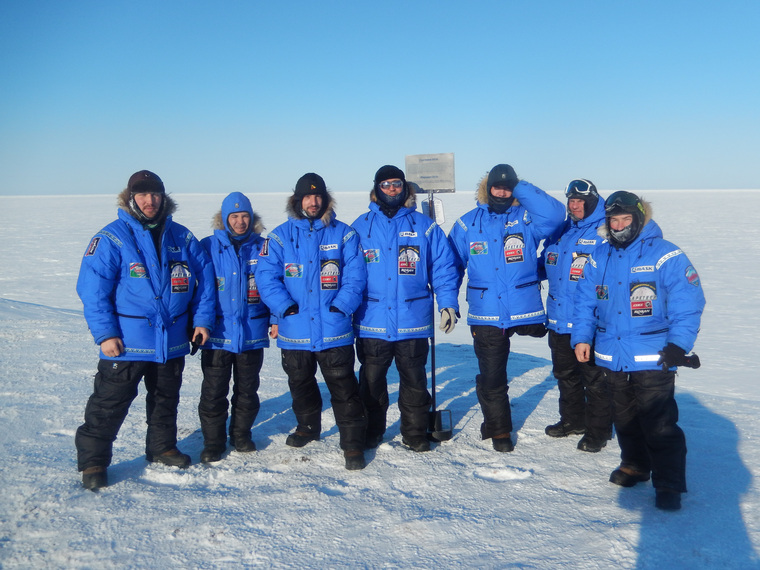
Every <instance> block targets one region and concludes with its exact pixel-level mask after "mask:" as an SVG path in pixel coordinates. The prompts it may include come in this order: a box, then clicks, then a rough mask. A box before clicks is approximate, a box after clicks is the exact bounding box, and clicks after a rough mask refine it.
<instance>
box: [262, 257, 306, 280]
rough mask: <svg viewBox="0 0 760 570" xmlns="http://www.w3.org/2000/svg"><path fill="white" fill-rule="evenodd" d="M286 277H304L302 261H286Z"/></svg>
mask: <svg viewBox="0 0 760 570" xmlns="http://www.w3.org/2000/svg"><path fill="white" fill-rule="evenodd" d="M262 251H263V250H262ZM285 277H296V278H298V279H300V278H301V277H303V265H301V264H300V263H286V264H285Z"/></svg>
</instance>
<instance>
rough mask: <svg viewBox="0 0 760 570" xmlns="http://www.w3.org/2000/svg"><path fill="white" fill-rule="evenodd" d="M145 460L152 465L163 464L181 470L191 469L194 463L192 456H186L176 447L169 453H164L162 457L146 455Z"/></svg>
mask: <svg viewBox="0 0 760 570" xmlns="http://www.w3.org/2000/svg"><path fill="white" fill-rule="evenodd" d="M145 458H146V459H147V460H148V461H149V462H150V463H163V464H164V465H168V466H169V467H179V468H180V469H185V468H186V467H190V464H191V463H192V460H191V459H190V456H189V455H185V454H184V453H182V452H181V451H180V450H179V449H177V448H176V447H175V448H174V449H170V450H169V451H164V452H163V453H162V454H161V455H151V454H149V453H146V454H145Z"/></svg>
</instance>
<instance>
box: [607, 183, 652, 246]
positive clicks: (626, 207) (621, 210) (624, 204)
mask: <svg viewBox="0 0 760 570" xmlns="http://www.w3.org/2000/svg"><path fill="white" fill-rule="evenodd" d="M604 214H605V221H606V222H607V231H608V232H609V235H610V243H611V244H612V245H614V246H615V247H616V248H621V247H622V248H626V247H628V245H630V244H631V243H632V242H633V240H635V239H636V238H637V237H638V235H639V234H640V233H641V230H642V229H643V228H644V222H645V220H646V209H645V208H644V204H643V202H642V201H641V198H639V197H638V196H636V194H633V193H631V192H626V191H625V190H619V191H617V192H614V193H613V194H612V195H611V196H610V197H609V198H607V203H606V204H605V207H604ZM620 214H631V215H632V216H633V222H632V223H631V225H629V226H628V227H627V228H625V229H623V230H620V231H617V232H616V231H613V230H612V228H610V218H611V217H612V216H618V215H620Z"/></svg>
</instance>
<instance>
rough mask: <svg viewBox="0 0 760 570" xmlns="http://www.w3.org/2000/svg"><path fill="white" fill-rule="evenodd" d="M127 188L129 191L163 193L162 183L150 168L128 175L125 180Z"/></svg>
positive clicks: (164, 191)
mask: <svg viewBox="0 0 760 570" xmlns="http://www.w3.org/2000/svg"><path fill="white" fill-rule="evenodd" d="M127 189H129V191H130V192H156V193H158V194H165V193H166V190H165V189H164V183H163V182H161V179H160V178H159V177H158V175H157V174H154V173H152V172H151V171H150V170H141V171H140V172H135V173H134V174H133V175H132V176H130V177H129V182H127Z"/></svg>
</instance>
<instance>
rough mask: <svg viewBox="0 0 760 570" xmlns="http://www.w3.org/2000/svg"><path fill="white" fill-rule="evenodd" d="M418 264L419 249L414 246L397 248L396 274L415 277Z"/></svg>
mask: <svg viewBox="0 0 760 570" xmlns="http://www.w3.org/2000/svg"><path fill="white" fill-rule="evenodd" d="M419 262H420V248H419V246H416V245H401V246H399V248H398V274H399V275H416V274H417V264H418V263H419Z"/></svg>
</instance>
